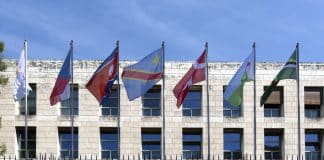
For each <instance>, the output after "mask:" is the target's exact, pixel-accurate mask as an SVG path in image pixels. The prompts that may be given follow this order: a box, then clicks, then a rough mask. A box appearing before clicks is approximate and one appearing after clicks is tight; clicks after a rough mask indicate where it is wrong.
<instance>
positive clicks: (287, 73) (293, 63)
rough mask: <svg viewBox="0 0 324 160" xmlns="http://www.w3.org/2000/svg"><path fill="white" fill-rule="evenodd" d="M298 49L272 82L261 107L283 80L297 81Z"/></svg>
mask: <svg viewBox="0 0 324 160" xmlns="http://www.w3.org/2000/svg"><path fill="white" fill-rule="evenodd" d="M296 71H297V49H296V50H295V51H294V52H293V54H292V55H291V56H290V58H289V59H288V62H286V64H285V66H284V67H283V68H282V69H281V70H280V72H279V73H278V74H277V76H276V77H275V79H274V80H272V82H271V84H270V86H269V87H268V88H267V90H266V91H265V92H264V93H263V95H262V96H261V106H262V105H263V104H264V103H265V102H266V100H267V99H268V97H269V96H270V94H271V93H272V91H273V90H274V89H275V87H276V86H277V84H278V83H279V81H280V80H282V79H297V74H296Z"/></svg>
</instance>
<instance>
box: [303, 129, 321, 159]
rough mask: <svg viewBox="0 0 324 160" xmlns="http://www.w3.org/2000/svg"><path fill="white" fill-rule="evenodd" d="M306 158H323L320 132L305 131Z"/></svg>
mask: <svg viewBox="0 0 324 160" xmlns="http://www.w3.org/2000/svg"><path fill="white" fill-rule="evenodd" d="M305 159H306V160H320V159H321V138H320V132H317V131H306V133H305Z"/></svg>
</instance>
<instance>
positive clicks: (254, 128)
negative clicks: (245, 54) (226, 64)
mask: <svg viewBox="0 0 324 160" xmlns="http://www.w3.org/2000/svg"><path fill="white" fill-rule="evenodd" d="M253 54H254V55H253V56H254V58H253V59H254V60H253V61H254V75H253V76H254V79H253V105H254V107H253V124H254V125H253V134H254V137H253V142H254V143H253V155H254V160H256V72H255V71H256V48H255V42H253Z"/></svg>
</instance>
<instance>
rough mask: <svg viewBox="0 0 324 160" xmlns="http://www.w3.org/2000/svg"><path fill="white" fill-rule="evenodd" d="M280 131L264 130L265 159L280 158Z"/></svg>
mask: <svg viewBox="0 0 324 160" xmlns="http://www.w3.org/2000/svg"><path fill="white" fill-rule="evenodd" d="M281 146H282V132H281V131H280V130H269V129H265V131H264V156H265V159H266V160H267V159H269V160H272V159H282V157H283V156H282V153H281V148H282V147H281Z"/></svg>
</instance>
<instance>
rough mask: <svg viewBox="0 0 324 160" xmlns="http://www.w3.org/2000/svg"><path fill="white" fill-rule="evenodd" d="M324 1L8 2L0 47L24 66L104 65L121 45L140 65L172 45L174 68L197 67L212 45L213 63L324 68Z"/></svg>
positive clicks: (0, 14)
mask: <svg viewBox="0 0 324 160" xmlns="http://www.w3.org/2000/svg"><path fill="white" fill-rule="evenodd" d="M323 8H324V1H320V0H284V1H283V0H244V1H240V0H159V1H158V0H90V1H85V0H78V1H77V0H47V1H46V0H22V1H18V0H1V5H0V22H1V24H0V40H2V41H4V42H5V44H6V50H5V52H4V54H5V58H8V59H17V58H18V57H19V55H20V52H21V50H22V47H23V41H24V40H25V39H26V40H27V41H28V43H29V44H28V56H29V59H61V60H62V59H64V58H65V56H66V53H67V51H68V47H69V42H70V40H72V39H73V40H74V44H75V50H74V51H75V52H74V57H75V59H81V60H85V59H86V60H103V59H105V58H106V57H107V56H108V55H109V54H110V52H111V51H112V50H113V48H114V47H115V43H116V40H119V41H120V59H121V60H140V59H141V58H143V57H144V56H145V55H147V54H148V53H150V52H151V51H154V50H155V49H157V48H159V47H160V46H161V42H162V41H165V46H166V60H167V61H171V60H172V61H194V60H195V59H196V58H197V57H198V56H199V55H200V53H201V52H202V50H203V48H204V43H205V42H208V43H209V60H210V61H235V62H240V61H243V60H244V59H245V58H246V57H247V56H248V54H249V53H250V52H251V51H252V43H253V42H254V41H255V42H256V49H257V52H256V53H257V61H262V62H264V61H271V62H273V61H278V62H285V61H286V60H287V59H288V57H289V56H290V55H291V53H292V51H293V50H294V48H295V46H296V42H299V43H300V61H302V62H324V10H323Z"/></svg>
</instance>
